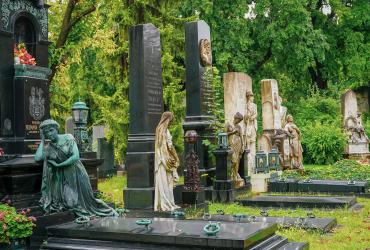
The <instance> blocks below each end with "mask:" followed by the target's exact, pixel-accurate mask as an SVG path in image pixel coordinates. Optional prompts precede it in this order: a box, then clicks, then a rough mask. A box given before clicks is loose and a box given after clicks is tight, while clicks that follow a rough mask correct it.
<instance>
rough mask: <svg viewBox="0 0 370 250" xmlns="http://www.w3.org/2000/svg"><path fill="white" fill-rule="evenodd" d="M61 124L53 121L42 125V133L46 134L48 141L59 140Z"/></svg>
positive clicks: (50, 120) (49, 120) (48, 120)
mask: <svg viewBox="0 0 370 250" xmlns="http://www.w3.org/2000/svg"><path fill="white" fill-rule="evenodd" d="M59 127H60V126H59V124H58V123H57V122H56V121H55V120H53V119H47V120H44V121H43V122H42V123H41V124H40V130H41V133H43V134H44V136H45V138H46V139H49V140H51V141H55V140H57V138H58V130H59Z"/></svg>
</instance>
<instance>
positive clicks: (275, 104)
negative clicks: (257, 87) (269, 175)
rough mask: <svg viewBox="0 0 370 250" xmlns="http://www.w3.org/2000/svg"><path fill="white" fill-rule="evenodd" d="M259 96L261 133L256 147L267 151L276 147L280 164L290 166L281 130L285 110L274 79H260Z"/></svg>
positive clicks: (286, 140)
mask: <svg viewBox="0 0 370 250" xmlns="http://www.w3.org/2000/svg"><path fill="white" fill-rule="evenodd" d="M261 96H262V128H263V134H262V135H261V136H260V138H259V140H258V148H259V150H262V151H264V152H266V153H268V152H271V150H272V148H273V147H276V148H277V149H278V151H279V154H280V163H281V166H282V167H283V168H284V167H285V168H287V167H290V160H289V140H288V138H287V135H286V133H285V132H284V130H283V129H284V128H283V124H285V122H286V121H285V117H286V113H287V110H286V108H285V107H283V106H282V105H281V101H282V99H281V97H280V96H279V88H278V83H277V81H276V80H275V79H264V80H262V81H261Z"/></svg>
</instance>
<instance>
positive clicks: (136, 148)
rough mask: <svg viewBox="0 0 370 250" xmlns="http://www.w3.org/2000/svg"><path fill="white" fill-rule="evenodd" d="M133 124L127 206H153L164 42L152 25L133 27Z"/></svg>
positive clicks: (125, 198) (131, 81)
mask: <svg viewBox="0 0 370 250" xmlns="http://www.w3.org/2000/svg"><path fill="white" fill-rule="evenodd" d="M129 80H130V88H129V90H130V93H129V99H130V127H129V135H128V142H127V156H126V167H127V188H126V189H125V190H124V191H123V192H124V196H123V197H124V202H125V207H126V208H128V209H153V206H154V142H155V128H156V126H157V124H158V122H159V120H160V118H161V115H162V113H163V96H162V68H161V44H160V36H159V30H158V29H157V28H156V27H155V26H154V25H152V24H141V25H137V26H134V27H132V28H131V29H130V79H129Z"/></svg>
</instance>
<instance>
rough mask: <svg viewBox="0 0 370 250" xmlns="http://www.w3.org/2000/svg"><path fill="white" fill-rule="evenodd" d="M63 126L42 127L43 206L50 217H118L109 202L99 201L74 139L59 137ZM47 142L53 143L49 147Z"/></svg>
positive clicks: (39, 152) (38, 155)
mask: <svg viewBox="0 0 370 250" xmlns="http://www.w3.org/2000/svg"><path fill="white" fill-rule="evenodd" d="M58 129H59V124H58V123H57V122H56V121H54V120H51V119H49V120H45V121H43V122H42V123H41V124H40V130H41V131H40V132H41V133H40V134H41V143H40V145H39V147H38V149H37V152H36V155H35V160H36V161H43V162H44V165H43V166H44V168H43V176H42V186H41V194H42V197H41V200H40V203H41V205H42V207H43V209H44V210H45V212H46V213H53V212H61V211H65V210H73V212H74V213H75V214H76V216H78V217H82V216H118V214H117V212H116V211H115V210H114V209H113V208H111V207H109V206H108V205H107V204H106V203H105V202H103V201H101V200H99V199H95V197H94V195H93V191H92V188H91V185H90V181H89V177H88V175H87V173H86V170H85V167H84V166H83V164H82V162H81V161H80V154H79V151H78V148H77V144H76V142H75V140H74V137H73V136H72V135H70V134H58ZM45 138H46V139H49V140H50V142H49V143H45Z"/></svg>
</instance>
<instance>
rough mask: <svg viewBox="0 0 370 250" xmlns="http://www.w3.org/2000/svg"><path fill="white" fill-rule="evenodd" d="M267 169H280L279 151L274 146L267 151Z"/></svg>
mask: <svg viewBox="0 0 370 250" xmlns="http://www.w3.org/2000/svg"><path fill="white" fill-rule="evenodd" d="M269 169H270V170H280V161H279V151H278V150H277V149H276V148H273V149H272V150H271V152H270V153H269Z"/></svg>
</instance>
